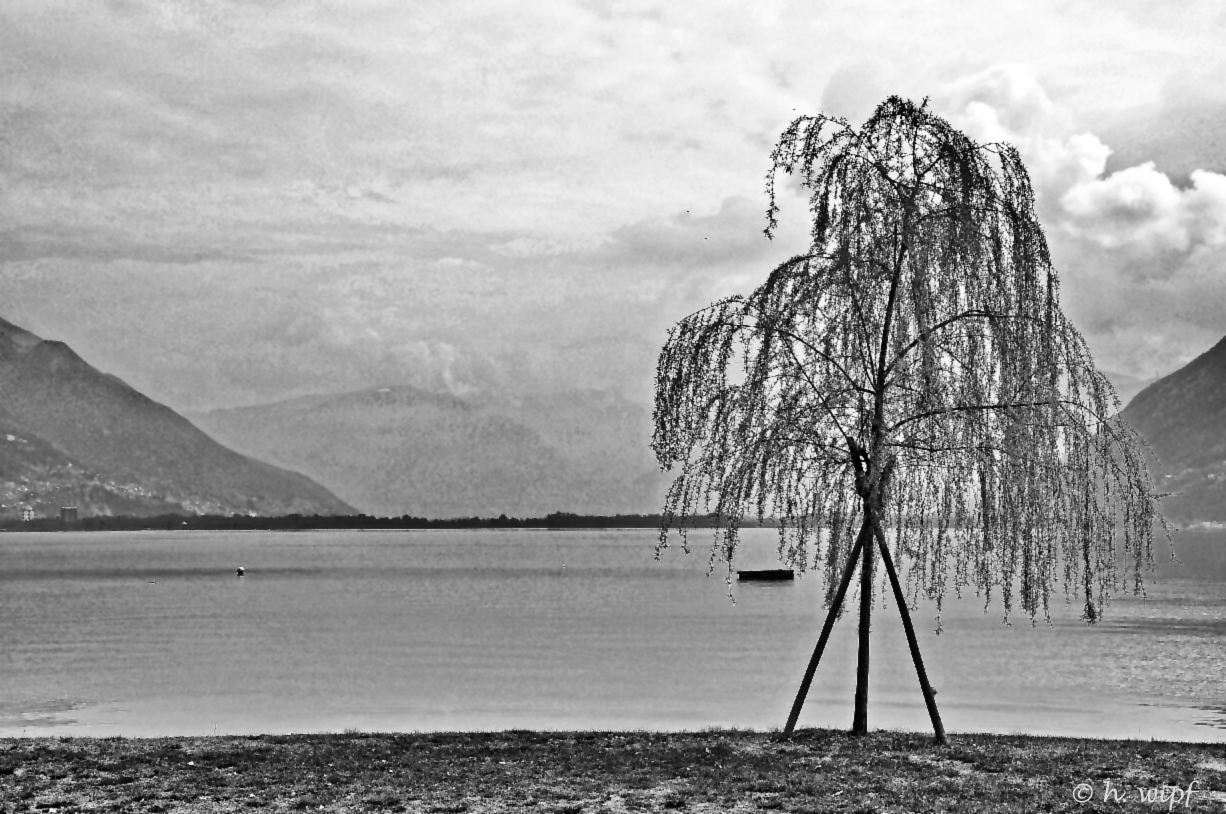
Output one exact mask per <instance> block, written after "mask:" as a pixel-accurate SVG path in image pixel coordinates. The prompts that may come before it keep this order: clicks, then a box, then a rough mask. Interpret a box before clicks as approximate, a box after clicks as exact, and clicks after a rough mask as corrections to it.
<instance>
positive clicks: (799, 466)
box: [652, 98, 1161, 621]
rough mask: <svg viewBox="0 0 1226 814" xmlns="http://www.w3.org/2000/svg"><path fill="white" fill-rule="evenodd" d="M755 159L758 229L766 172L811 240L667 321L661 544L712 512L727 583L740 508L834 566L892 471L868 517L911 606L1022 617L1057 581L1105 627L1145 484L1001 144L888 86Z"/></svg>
mask: <svg viewBox="0 0 1226 814" xmlns="http://www.w3.org/2000/svg"><path fill="white" fill-rule="evenodd" d="M771 162H772V166H771V170H770V173H769V174H768V177H767V193H768V197H769V199H770V204H769V207H768V209H767V229H766V232H767V235H768V236H770V235H771V234H773V232H774V230H775V229H776V227H777V222H776V215H777V214H778V212H779V209H778V206H777V204H776V198H775V186H774V184H775V178H776V176H777V175H778V174H779V173H780V172H782V173H784V174H792V173H795V174H797V175H799V177H800V179H801V183H802V185H803V186H804V187H805V188H806V189H807V190H808V191H809V192H810V193H811V194H810V201H809V209H810V212H811V214H812V229H811V245H810V247H809V250H808V251H807V252H806V253H805V254H803V255H799V256H797V257H794V258H792V259H791V260H789V261H787V262H785V263H782V264H780V265H779V266H778V267H777V268H776V269H775V270H774V271H772V272H771V274H770V275H768V277H767V279H766V280H765V281H764V282H763V284H762V285H761V286H759V287H758V288H757V289H756V290H755V291H753V292H752V293H751V294H749V295H747V296H745V297H743V298H742V297H734V298H730V299H727V300H722V301H720V302H718V303H716V304H714V305H713V306H711V307H710V308H708V309H704V310H703V311H699V312H697V313H696V314H693V315H691V316H690V317H687V318H686V319H685V320H682V321H681V322H680V323H679V324H678V325H677V327H676V328H675V329H674V330H673V332H672V333H671V334H670V338H669V341H668V343H667V344H666V345H665V347H664V349H663V350H662V352H661V354H660V361H659V366H658V369H657V379H656V409H655V419H656V432H655V435H654V437H653V441H652V443H653V447H654V449H655V450H656V453H657V457H658V459H659V461H660V463H661V465H662V466H663V467H665V468H671V467H678V468H679V472H678V478H677V481H676V483H675V484H674V489H673V490H672V491H671V492H670V493H669V498H668V502H667V504H666V512H665V524H664V527H663V528H662V530H661V545H666V544H667V541H668V535H669V529H670V527H671V526H670V524H679V525H682V526H684V523H685V521H686V519H687V518H689V517H692V516H694V515H695V514H698V513H707V512H711V511H715V512H718V513H719V515H720V517H721V519H722V521H723V523H724V526H723V531H722V532H721V535H722V536H720V537H718V538H717V541H716V545H715V546H714V547H713V554H714V552H715V550H716V549H718V551H719V552H720V553H721V554H722V555H723V556H724V558H725V559H727V560H729V573H731V562H730V560H731V557H732V556H733V554H734V553H735V549H736V543H737V532H738V529H739V525H740V523H741V521H742V520H743V518H744V517H746V516H748V515H751V514H753V515H757V516H759V517H763V518H765V517H767V516H771V517H774V518H776V519H777V520H779V521H780V524H781V526H780V553H781V556H784V558H785V559H786V560H788V561H789V562H791V563H792V564H793V565H795V566H797V567H799V568H801V569H802V570H803V569H805V568H807V567H810V566H815V565H818V564H821V563H825V564H826V568H825V570H826V573H827V575H828V577H829V578H832V579H837V576H838V574H839V573H841V571H840V570H838V569H841V568H842V565H843V555H845V554H846V553H847V551H848V548H849V546H850V544H851V536H852V535H853V534H854V530H853V531H849V529H852V528H853V525H854V524H852V523H851V518H853V517H857V516H860V514H861V512H862V511H864V507H863V505H862V504H863V501H864V494H863V492H862V490H863V488H864V484H866V483H869V482H870V481H871V482H873V483H880V482H881V480H880V479H881V475H882V473H883V472H884V471H885V469H886V467H887V466H888V467H890V468H891V472H892V474H891V476H890V478H889V479H888V484H887V485H885V486H883V487H882V489H883V491H880V492H876V493H874V495H875V496H874V497H873V501H875V503H874V506H876V508H874V509H873V511H874V512H876V511H880V512H881V514H882V518H888V523H887V525H888V532H889V533H890V534H891V535H892V536H893V538H894V547H895V552H896V554H897V557H896V559H897V561H898V563H899V567H900V570H902V571H903V572H904V573H905V576H906V581H907V585H908V587H909V589H910V591H911V597H912V601H914V600H915V599H916V598H917V597H918V596H919V595H921V594H922V595H924V596H928V597H931V598H933V599H936V600H937V601H938V603H939V602H940V600H941V598H942V597H943V596H944V595H945V594H946V592H947V591H948V590H949V589H951V588H952V589H953V590H954V591H960V590H961V589H962V588H963V587H973V588H974V590H975V591H976V593H978V594H980V595H982V596H983V597H984V598H985V602H986V601H990V598H991V596H992V594H993V592H997V591H998V592H999V594H1000V596H1001V598H1002V600H1003V604H1004V609H1005V614H1006V616H1007V615H1008V613H1009V612H1010V611H1011V610H1012V608H1013V602H1014V599H1015V596H1016V597H1017V598H1019V599H1020V605H1021V607H1022V609H1023V610H1024V611H1025V613H1026V614H1027V615H1028V616H1030V618H1031V619H1032V620H1034V619H1035V618H1036V616H1037V615H1039V614H1044V615H1046V613H1047V608H1048V599H1049V596H1050V594H1051V591H1052V590H1053V588H1054V587H1055V586H1056V585H1058V584H1060V583H1062V584H1063V587H1064V589H1065V591H1066V592H1075V593H1083V594H1084V595H1085V602H1086V612H1085V616H1086V618H1087V619H1088V620H1091V621H1093V620H1095V619H1097V618H1099V616H1100V615H1101V609H1102V606H1103V605H1104V604H1105V603H1106V601H1107V599H1108V598H1109V596H1110V594H1111V592H1112V591H1113V590H1115V589H1116V588H1117V587H1118V586H1119V584H1120V583H1119V581H1118V576H1119V574H1118V572H1117V569H1116V562H1117V553H1122V554H1123V555H1124V556H1123V558H1122V562H1123V563H1124V574H1123V576H1124V580H1125V581H1124V583H1123V586H1124V587H1125V589H1127V588H1128V587H1130V586H1129V579H1130V578H1131V587H1134V588H1136V587H1138V586H1139V581H1138V580H1139V579H1140V572H1141V570H1142V569H1143V567H1145V566H1146V565H1148V564H1151V563H1152V557H1153V553H1152V541H1153V528H1152V526H1153V524H1154V523H1155V522H1161V517H1160V515H1159V514H1158V512H1157V503H1156V498H1157V494H1156V493H1155V491H1154V489H1153V485H1152V483H1151V482H1150V479H1149V475H1148V472H1147V471H1146V469H1145V457H1144V454H1143V446H1142V444H1141V442H1140V440H1139V439H1138V438H1137V437H1136V435H1135V433H1133V432H1132V431H1131V430H1130V429H1129V428H1127V427H1126V426H1124V425H1123V424H1122V423H1120V422H1119V419H1118V415H1117V413H1118V410H1119V404H1118V400H1117V399H1116V397H1115V393H1114V391H1113V390H1112V388H1111V385H1110V383H1109V382H1107V380H1106V379H1105V378H1104V377H1103V376H1102V374H1101V373H1099V372H1098V371H1097V370H1096V369H1095V367H1094V364H1093V360H1092V358H1091V355H1090V353H1089V350H1088V348H1087V347H1086V344H1085V341H1084V339H1083V338H1082V337H1081V335H1080V334H1079V333H1078V332H1077V331H1076V329H1075V328H1074V327H1073V326H1072V325H1071V324H1070V323H1069V322H1068V321H1067V319H1066V318H1065V317H1064V315H1063V314H1062V313H1061V311H1060V304H1059V280H1058V277H1057V275H1056V273H1055V271H1054V269H1053V268H1052V266H1051V259H1050V254H1049V251H1048V247H1047V243H1046V239H1045V237H1044V235H1043V230H1042V228H1041V226H1040V224H1039V222H1038V218H1037V215H1036V213H1035V207H1034V195H1033V191H1032V189H1031V185H1030V179H1029V176H1028V174H1027V173H1026V170H1025V167H1024V166H1023V164H1022V161H1021V158H1020V156H1019V155H1018V153H1017V151H1016V150H1015V149H1014V148H1012V147H1011V146H1009V145H1004V144H996V145H981V144H976V143H975V142H973V141H972V140H971V139H969V138H967V137H966V136H965V135H963V134H962V133H960V132H958V131H957V130H955V129H954V128H952V127H951V126H950V125H949V124H948V123H947V122H945V121H944V120H942V119H941V118H940V117H938V116H935V115H934V114H932V113H931V112H930V111H929V110H928V109H927V108H926V106H924V105H915V104H912V103H910V102H907V101H905V100H901V99H898V98H891V99H889V100H887V101H886V102H885V103H883V104H882V105H881V106H880V107H879V108H878V110H877V112H876V114H875V115H874V116H873V117H872V118H871V119H870V120H869V121H868V122H867V123H866V124H865V125H864V126H863V127H862V128H860V129H859V130H854V129H853V128H851V127H850V126H849V125H848V124H847V123H846V122H845V121H843V120H841V119H835V118H830V117H825V116H816V117H800V118H798V119H796V120H795V121H793V122H792V123H791V124H790V125H789V126H788V128H787V129H785V131H784V133H783V134H782V136H781V137H780V140H779V142H778V144H777V145H776V147H775V150H774V151H773V153H772V155H771ZM878 522H884V520H883V519H879V520H878ZM713 562H714V560H713ZM831 563H837V564H838V565H837V566H832V565H830V564H831ZM832 569H834V570H832ZM828 596H829V593H828Z"/></svg>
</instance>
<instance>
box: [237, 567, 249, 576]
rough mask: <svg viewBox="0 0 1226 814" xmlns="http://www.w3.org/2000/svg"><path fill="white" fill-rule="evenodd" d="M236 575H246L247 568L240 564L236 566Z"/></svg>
mask: <svg viewBox="0 0 1226 814" xmlns="http://www.w3.org/2000/svg"><path fill="white" fill-rule="evenodd" d="M238 575H239V576H240V577H244V576H246V575H247V569H246V568H243V567H242V566H241V565H240V566H239V567H238Z"/></svg>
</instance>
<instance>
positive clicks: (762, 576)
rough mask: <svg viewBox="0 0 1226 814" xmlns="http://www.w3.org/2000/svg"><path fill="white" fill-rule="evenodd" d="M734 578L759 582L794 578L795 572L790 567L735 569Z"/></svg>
mask: <svg viewBox="0 0 1226 814" xmlns="http://www.w3.org/2000/svg"><path fill="white" fill-rule="evenodd" d="M736 578H737V579H742V580H755V581H759V582H779V581H782V580H788V579H796V573H795V572H794V571H792V569H791V568H767V569H765V570H761V571H737V572H736Z"/></svg>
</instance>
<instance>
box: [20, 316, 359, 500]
mask: <svg viewBox="0 0 1226 814" xmlns="http://www.w3.org/2000/svg"><path fill="white" fill-rule="evenodd" d="M0 433H3V435H0V503H2V504H3V509H0V513H3V514H8V515H11V514H16V513H18V512H19V511H20V507H21V505H22V504H26V505H33V506H34V507H35V509H36V511H38V512H39V513H43V514H53V513H55V512H56V511H58V507H59V506H61V505H77V506H78V507H79V508H80V510H81V513H82V514H121V513H122V514H156V513H162V512H166V511H171V510H179V511H184V510H186V511H209V512H222V513H229V512H232V511H242V512H246V511H255V512H258V513H260V514H283V513H288V512H303V513H316V512H318V513H323V514H333V513H348V512H350V511H352V510H351V508H350V507H348V506H346V505H345V504H344V503H342V502H341V501H339V500H337V498H336V497H335V496H334V495H331V494H329V493H328V492H327V490H326V489H323V488H322V487H320V486H319V485H318V484H315V483H312V482H311V481H310V480H309V479H307V478H305V477H303V476H302V475H299V474H296V473H294V472H287V471H283V470H280V469H277V468H275V467H272V466H269V465H268V464H265V463H262V462H260V461H256V460H252V459H250V458H247V457H246V456H243V455H240V454H238V453H236V452H233V451H231V450H229V449H225V448H224V447H222V446H220V445H218V444H217V443H216V442H215V441H213V440H212V439H211V438H209V437H208V436H207V435H206V434H204V433H203V432H201V431H200V430H199V429H197V428H196V427H194V426H193V425H192V424H191V423H190V422H188V421H187V420H186V419H184V418H183V417H182V416H180V415H178V414H177V413H175V412H174V411H173V410H171V409H170V408H168V407H165V406H164V405H161V404H158V403H157V402H155V401H153V400H152V399H150V398H148V397H146V396H144V395H143V394H141V393H139V392H137V391H136V390H134V389H132V388H131V387H129V386H128V385H127V384H125V383H124V382H123V381H122V380H120V379H119V378H117V377H115V376H112V375H109V374H105V373H102V372H100V371H98V370H97V369H95V368H94V367H92V366H91V365H89V363H87V362H86V361H85V360H83V359H82V358H81V357H80V356H78V355H77V354H76V353H75V352H73V350H72V349H71V348H70V347H68V346H67V345H66V344H64V343H62V342H56V341H44V340H42V339H40V338H39V337H37V336H35V335H34V334H32V333H30V332H29V331H26V330H24V329H22V328H19V327H17V326H15V325H12V324H10V323H8V322H5V321H4V320H0Z"/></svg>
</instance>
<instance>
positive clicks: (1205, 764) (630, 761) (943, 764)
mask: <svg viewBox="0 0 1226 814" xmlns="http://www.w3.org/2000/svg"><path fill="white" fill-rule="evenodd" d="M1224 801H1226V761H1223V759H1222V756H1221V745H1220V744H1210V743H1203V744H1202V743H1175V742H1161V741H1142V740H1120V741H1109V740H1092V739H1076V738H1050V737H1033V736H1021V735H987V734H971V735H951V736H950V739H949V744H948V745H945V746H937V745H935V744H934V743H933V741H932V738H931V736H930V735H925V734H921V733H911V732H896V731H877V732H872V733H870V734H869V735H867V736H864V737H860V738H853V737H851V736H849V735H847V734H846V733H845V732H841V731H832V730H822V729H802V730H799V731H798V732H797V733H796V736H795V737H794V738H793V739H792V740H790V741H783V740H780V738H779V736H778V735H777V734H775V733H764V732H753V731H744V730H709V731H705V732H674V733H653V732H641V731H639V732H633V731H629V732H531V731H512V732H479V733H414V734H359V733H346V734H337V735H328V734H319V735H261V736H251V737H242V736H213V737H178V738H150V739H127V738H105V739H104V738H55V737H41V738H20V739H13V738H8V739H0V805H4V806H6V807H5V810H9V809H8V808H7V805H10V804H16V809H14V810H35V809H39V810H47V809H50V808H58V809H60V810H74V811H75V810H82V809H88V810H119V809H122V810H124V811H135V812H144V811H148V812H155V811H156V812H163V811H169V810H174V811H181V810H182V811H218V810H226V811H230V810H244V809H260V810H273V809H275V810H281V811H286V810H289V811H292V810H319V809H324V810H330V811H392V812H403V811H414V812H417V811H427V812H474V814H475V813H476V812H487V811H507V810H516V811H518V810H536V811H548V812H560V813H564V814H579V813H580V812H595V811H603V810H610V809H611V810H620V811H650V812H661V811H732V810H738V811H754V810H758V809H774V810H780V811H796V812H802V811H827V810H829V811H835V810H838V811H844V810H845V811H931V810H941V811H946V812H955V813H957V812H968V814H969V812H975V814H979V812H1027V814H1029V812H1032V811H1076V810H1080V809H1082V808H1084V810H1086V811H1103V810H1108V809H1110V810H1117V809H1118V810H1121V811H1124V810H1134V809H1135V810H1137V811H1151V810H1158V809H1157V808H1156V806H1160V807H1161V809H1162V810H1176V809H1178V810H1200V811H1213V810H1217V809H1218V808H1219V807H1220V806H1221V805H1222V803H1223V802H1224ZM1168 806H1169V809H1168Z"/></svg>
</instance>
